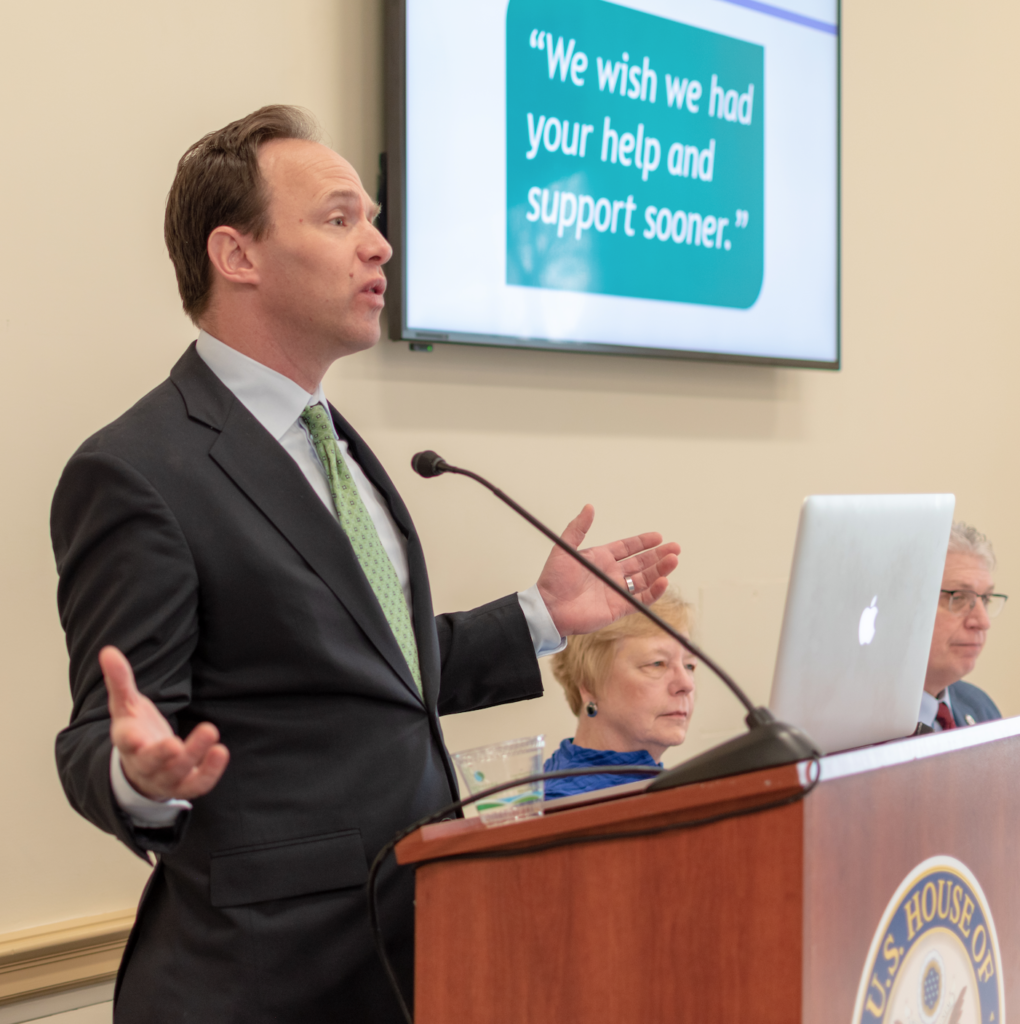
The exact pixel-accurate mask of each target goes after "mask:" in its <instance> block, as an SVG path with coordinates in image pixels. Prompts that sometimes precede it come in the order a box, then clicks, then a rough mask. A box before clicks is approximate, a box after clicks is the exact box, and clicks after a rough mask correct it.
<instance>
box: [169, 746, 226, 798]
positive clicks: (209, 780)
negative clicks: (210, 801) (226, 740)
mask: <svg viewBox="0 0 1020 1024" xmlns="http://www.w3.org/2000/svg"><path fill="white" fill-rule="evenodd" d="M229 761H230V751H229V750H227V748H226V747H225V746H224V745H223V744H222V743H214V744H213V745H212V746H211V747H209V749H208V750H207V751H206V752H205V756H204V757H203V758H202V760H201V761H199V763H198V764H196V765H195V766H194V768H192V770H191V771H190V772H189V773H188V774H187V775H186V776H185V777H184V778H183V779H182V780H181V781H180V783H179V784H178V786H177V791H176V792H175V793H174V796H176V797H177V799H179V800H194V799H195V798H196V797H199V796H205V794H206V793H208V792H209V790H210V789H212V788H213V786H215V785H216V783H217V782H219V781H220V778H221V777H222V775H223V773H224V771H226V768H227V764H228V763H229Z"/></svg>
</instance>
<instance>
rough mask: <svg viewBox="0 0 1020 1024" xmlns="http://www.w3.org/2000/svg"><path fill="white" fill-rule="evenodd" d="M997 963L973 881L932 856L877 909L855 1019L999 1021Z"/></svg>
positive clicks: (952, 1023)
mask: <svg viewBox="0 0 1020 1024" xmlns="http://www.w3.org/2000/svg"><path fill="white" fill-rule="evenodd" d="M1001 964H1002V961H1001V958H1000V956H999V940H998V938H997V937H996V934H995V924H994V922H993V921H992V913H991V910H990V909H989V907H988V901H987V900H986V899H985V894H984V893H983V892H982V890H981V886H980V885H979V884H978V880H977V879H976V878H975V877H974V875H973V874H972V873H971V871H970V869H969V868H968V867H967V866H966V865H965V864H962V863H961V862H960V861H958V860H954V859H953V858H952V857H932V858H930V859H929V860H926V861H924V862H923V863H921V864H918V865H917V867H916V868H914V870H913V871H911V872H910V874H909V875H907V877H906V878H905V879H904V880H903V882H902V884H901V885H900V887H899V888H898V889H897V890H896V893H895V895H894V896H893V898H892V899H891V900H890V901H889V905H888V906H887V907H886V909H885V913H884V914H883V915H882V922H881V924H880V925H879V927H878V931H876V932H875V938H874V939H873V940H872V943H871V949H870V950H869V951H868V959H867V962H866V963H865V965H864V973H863V974H862V975H861V984H860V987H859V988H858V990H857V1003H856V1005H855V1006H854V1017H853V1024H879V1022H881V1024H1004V1022H1005V1019H1006V1013H1005V1010H1006V1006H1005V999H1004V997H1003V989H1002V971H1001Z"/></svg>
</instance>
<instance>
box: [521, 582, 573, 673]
mask: <svg viewBox="0 0 1020 1024" xmlns="http://www.w3.org/2000/svg"><path fill="white" fill-rule="evenodd" d="M517 600H518V601H519V602H520V605H521V611H522V612H524V618H525V621H526V622H527V623H528V632H529V633H530V634H531V642H532V644H533V645H534V647H535V657H537V658H544V657H546V656H547V655H549V654H556V653H558V652H559V651H562V650H563V648H564V647H566V646H567V640H566V637H564V636H561V635H560V631H559V630H558V629H557V628H556V623H555V622H553V618H552V615H550V614H549V609H548V607H547V606H546V603H545V601H544V600H543V599H542V595H541V593H539V589H538V584H537V583H536V584H535V585H534V586H533V587H530V588H529V589H528V590H522V591H521V592H520V593H519V594H518V595H517Z"/></svg>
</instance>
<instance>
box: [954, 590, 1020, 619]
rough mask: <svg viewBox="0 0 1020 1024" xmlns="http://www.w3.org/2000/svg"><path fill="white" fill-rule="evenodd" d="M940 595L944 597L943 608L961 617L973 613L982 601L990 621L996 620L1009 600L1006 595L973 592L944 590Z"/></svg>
mask: <svg viewBox="0 0 1020 1024" xmlns="http://www.w3.org/2000/svg"><path fill="white" fill-rule="evenodd" d="M940 594H942V595H943V597H942V607H943V608H945V609H946V611H949V612H953V613H955V614H957V615H960V614H962V613H963V612H969V611H971V610H972V609H973V608H974V605H975V604H977V602H978V601H979V600H980V601H981V603H982V604H983V605H984V606H985V611H986V612H987V613H988V617H989V618H990V619H994V618H995V616H996V615H998V614H999V612H1001V611H1002V609H1003V608H1005V607H1006V602H1007V601H1008V600H1009V598H1008V597H1007V596H1006V595H1005V594H976V593H975V592H974V591H973V590H942V591H940Z"/></svg>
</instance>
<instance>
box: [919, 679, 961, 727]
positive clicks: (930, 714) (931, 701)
mask: <svg viewBox="0 0 1020 1024" xmlns="http://www.w3.org/2000/svg"><path fill="white" fill-rule="evenodd" d="M940 704H945V706H946V707H947V708H949V713H950V714H952V713H953V705H952V704H951V703H950V701H949V687H948V686H947V687H946V688H945V689H944V690H943V691H942V692H941V693H940V694H939V695H938V696H937V697H933V696H932V695H931V694H930V693H929V692H928V691H927V690H923V691H922V692H921V710H920V711H918V713H917V720H918V721H919V722H923V723H924V724H925V725H926V726H928V728H929V729H934V730H935V732H942V723H941V722H938V721H936V719H935V716H936V715H937V714H938V713H939V705H940Z"/></svg>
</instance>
